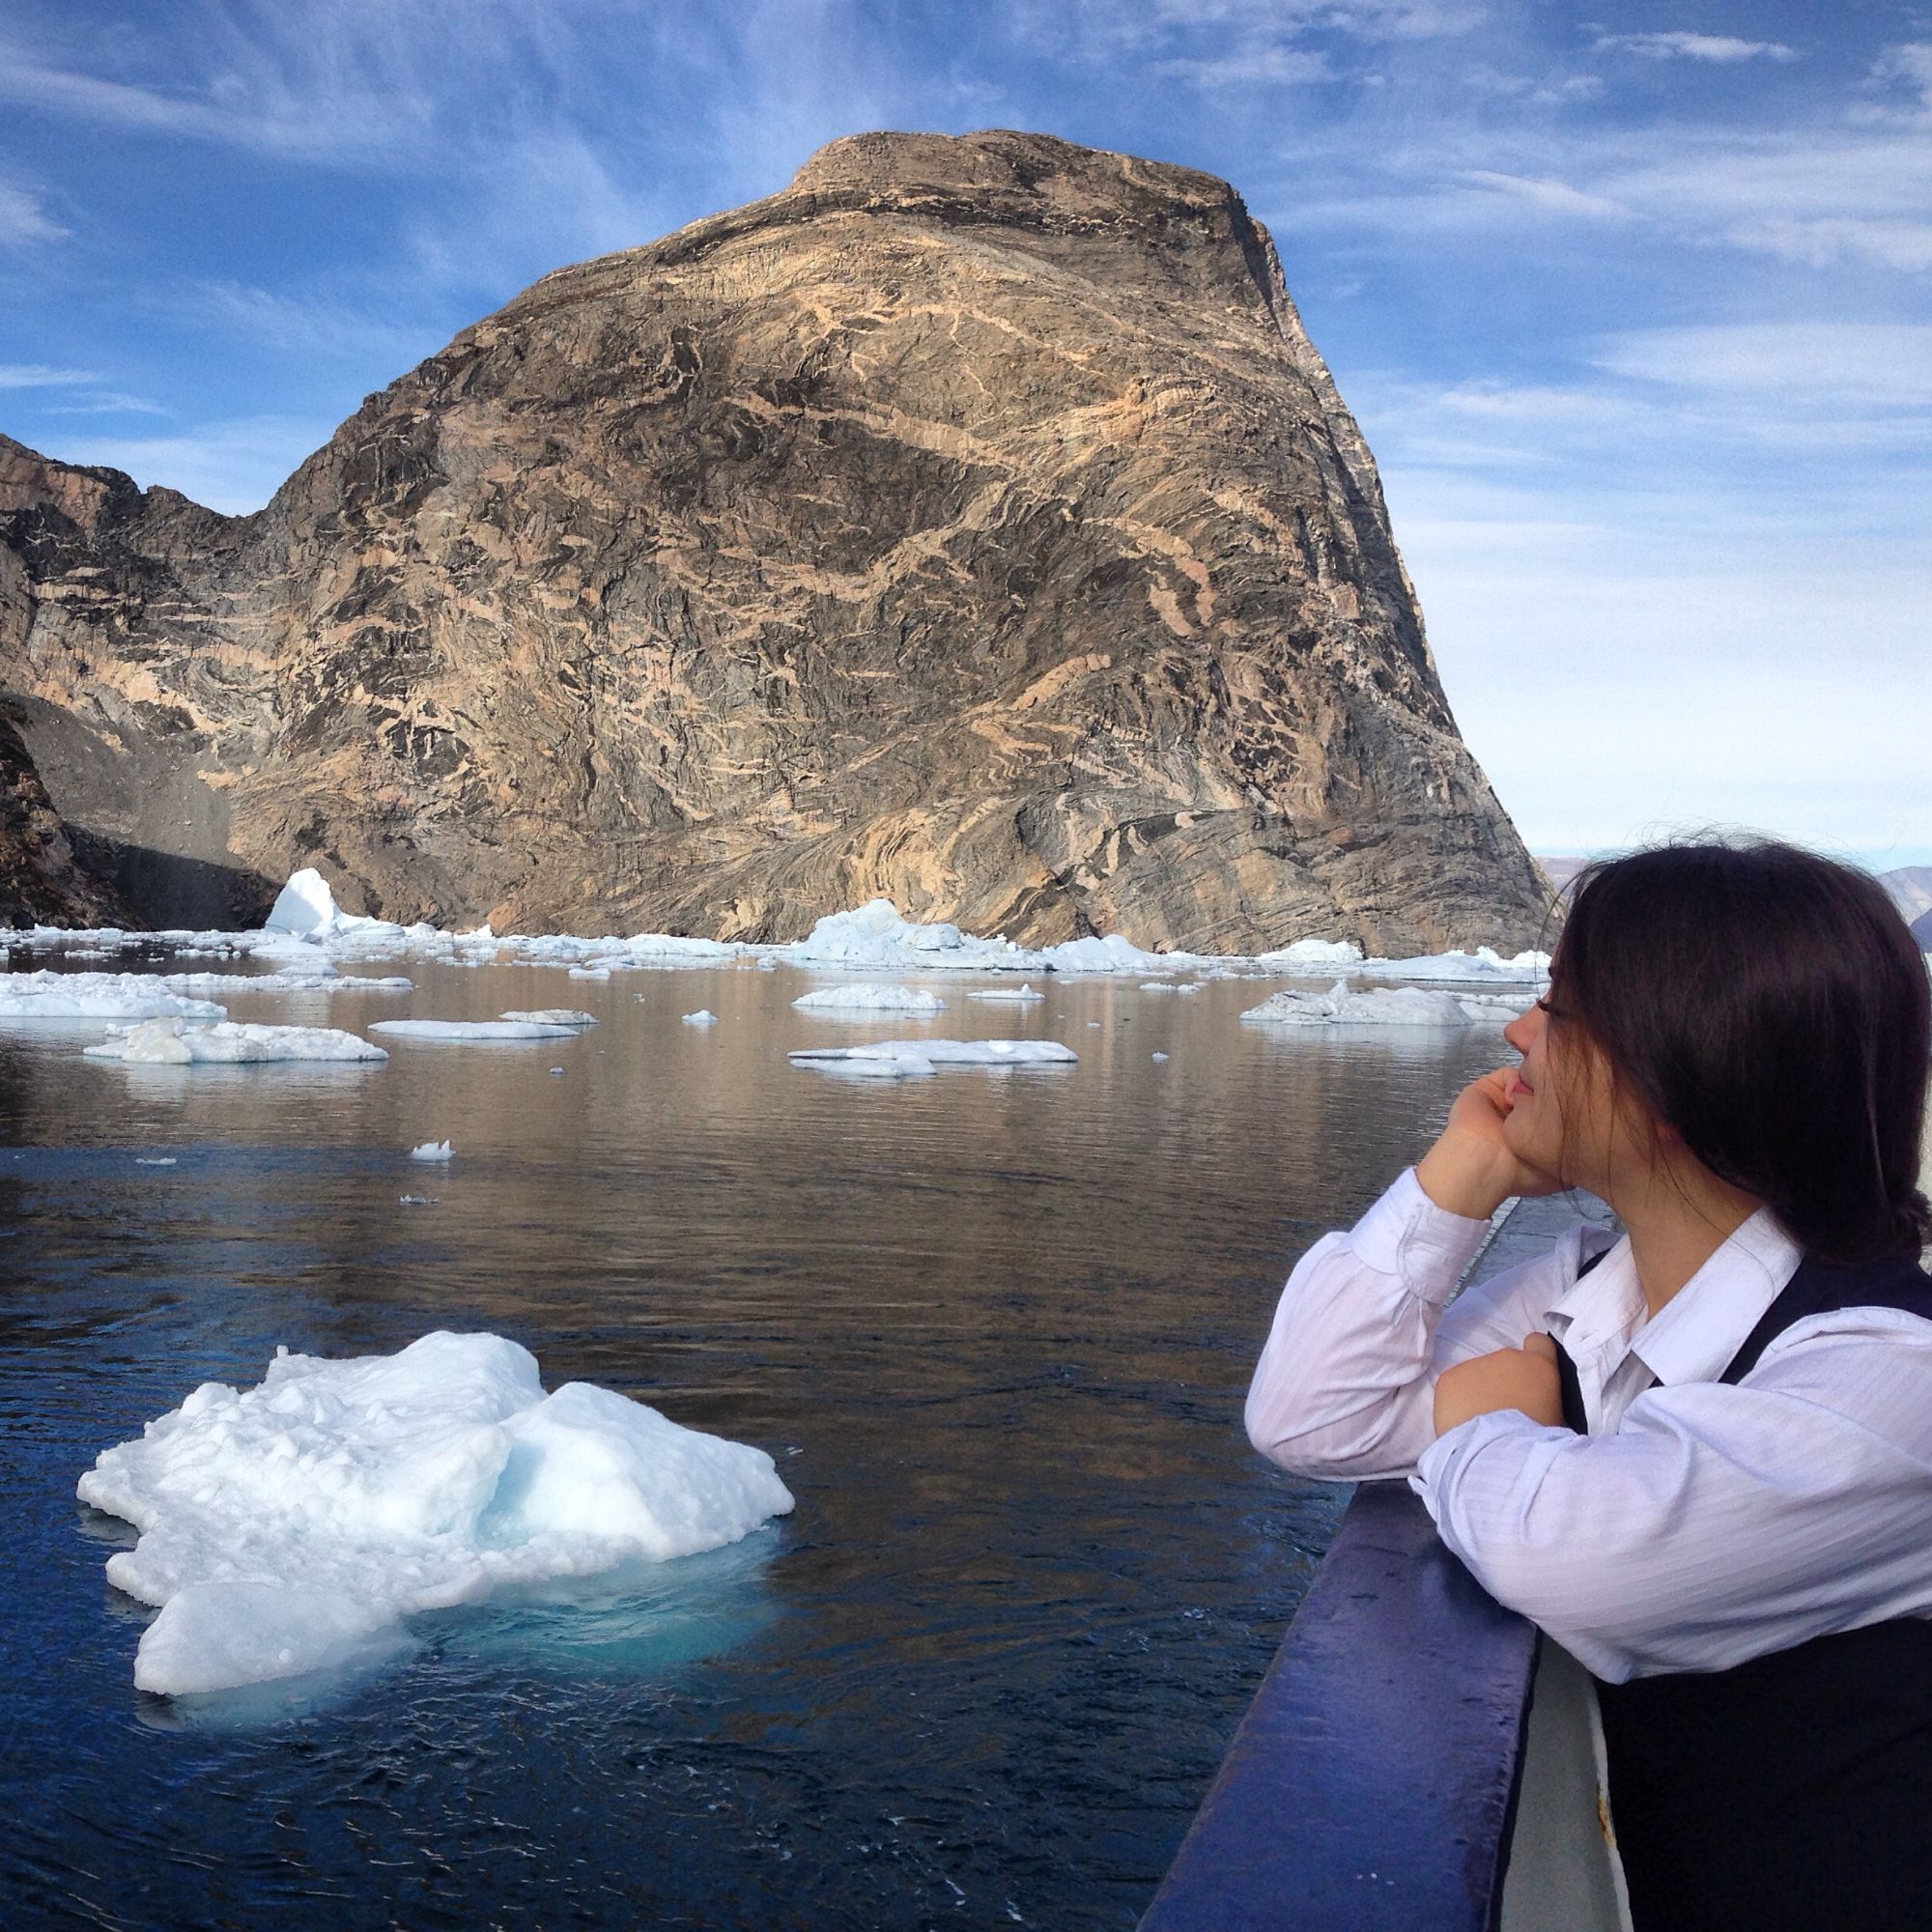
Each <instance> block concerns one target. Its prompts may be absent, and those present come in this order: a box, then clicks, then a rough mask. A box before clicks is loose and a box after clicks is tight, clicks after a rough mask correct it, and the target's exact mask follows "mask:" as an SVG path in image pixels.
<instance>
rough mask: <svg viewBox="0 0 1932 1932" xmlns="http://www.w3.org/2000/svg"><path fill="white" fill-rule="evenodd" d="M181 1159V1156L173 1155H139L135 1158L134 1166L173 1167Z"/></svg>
mask: <svg viewBox="0 0 1932 1932" xmlns="http://www.w3.org/2000/svg"><path fill="white" fill-rule="evenodd" d="M180 1158H181V1156H180V1155H179V1154H172V1153H137V1154H136V1155H135V1156H134V1165H135V1166H136V1167H173V1166H175V1165H176V1164H177V1162H178V1161H179V1160H180Z"/></svg>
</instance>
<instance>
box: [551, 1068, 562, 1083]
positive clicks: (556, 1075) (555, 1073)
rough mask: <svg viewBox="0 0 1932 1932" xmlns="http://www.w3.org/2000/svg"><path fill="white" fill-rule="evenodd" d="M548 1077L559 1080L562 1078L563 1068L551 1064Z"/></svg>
mask: <svg viewBox="0 0 1932 1932" xmlns="http://www.w3.org/2000/svg"><path fill="white" fill-rule="evenodd" d="M550 1077H551V1078H552V1079H553V1080H561V1079H562V1078H563V1068H562V1067H560V1066H553V1067H552V1068H551V1070H550Z"/></svg>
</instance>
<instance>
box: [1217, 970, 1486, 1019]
mask: <svg viewBox="0 0 1932 1932" xmlns="http://www.w3.org/2000/svg"><path fill="white" fill-rule="evenodd" d="M1519 1011H1520V1004H1519V1003H1518V1002H1517V1001H1514V1000H1502V999H1494V998H1486V997H1484V996H1482V995H1479V994H1478V995H1465V996H1462V997H1459V996H1458V995H1456V994H1454V993H1437V992H1430V991H1426V990H1425V989H1424V988H1422V987H1420V986H1391V987H1382V986H1378V987H1375V988H1373V989H1371V990H1370V991H1368V992H1365V993H1351V992H1350V990H1349V985H1348V981H1347V980H1336V981H1335V983H1334V985H1333V986H1331V987H1330V988H1329V989H1328V991H1327V992H1325V993H1294V992H1280V993H1276V994H1275V995H1274V996H1273V997H1272V998H1270V999H1266V1000H1264V1001H1263V1002H1262V1004H1261V1005H1260V1006H1258V1007H1250V1008H1249V1009H1248V1010H1247V1011H1246V1012H1244V1013H1243V1014H1242V1015H1241V1017H1242V1018H1243V1019H1244V1020H1262V1021H1264V1022H1267V1023H1268V1024H1270V1025H1276V1026H1432V1027H1466V1026H1503V1025H1506V1024H1507V1023H1508V1022H1509V1021H1510V1020H1512V1019H1514V1018H1515V1017H1516V1015H1517V1013H1518V1012H1519Z"/></svg>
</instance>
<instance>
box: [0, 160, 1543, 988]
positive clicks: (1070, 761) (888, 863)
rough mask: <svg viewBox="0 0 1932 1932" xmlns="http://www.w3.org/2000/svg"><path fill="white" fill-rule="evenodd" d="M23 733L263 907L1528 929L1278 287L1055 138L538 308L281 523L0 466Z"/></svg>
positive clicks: (6, 620) (1439, 936)
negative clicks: (861, 911) (295, 887)
mask: <svg viewBox="0 0 1932 1932" xmlns="http://www.w3.org/2000/svg"><path fill="white" fill-rule="evenodd" d="M0 684H4V687H5V688H6V690H7V691H8V692H9V693H10V695H11V696H13V697H14V699H15V700H16V702H17V703H18V704H19V705H20V706H21V707H22V715H23V717H24V719H25V727H24V728H25V730H26V732H27V736H28V740H29V744H30V745H31V747H32V750H33V752H34V754H35V756H36V758H37V759H38V761H39V763H40V766H41V770H42V773H43V777H44V778H45V780H46V782H47V786H48V788H49V791H50V792H51V793H52V795H53V797H54V800H55V802H56V804H57V805H58V806H59V808H60V809H61V810H62V811H63V813H64V814H65V815H66V816H67V817H68V818H69V819H70V820H71V821H72V822H73V823H74V824H76V825H78V826H81V827H85V828H86V829H87V830H88V831H89V832H90V833H91V834H93V835H94V836H95V837H97V838H99V839H101V840H104V841H109V842H111V843H112V844H114V845H115V846H116V847H117V849H122V850H134V851H151V852H155V853H159V854H164V855H171V856H172V857H173V858H175V859H176V860H178V861H179V862H181V863H182V864H184V865H187V866H191V867H199V868H202V871H203V873H204V874H205V876H207V877H209V878H213V879H217V880H221V879H225V880H226V881H228V890H229V891H230V893H231V895H232V896H233V897H234V898H235V900H236V902H237V903H238V904H239V903H241V901H243V900H246V899H247V898H248V896H249V895H250V894H251V893H252V894H255V895H257V896H259V895H260V894H261V893H262V892H263V891H264V890H265V889H266V885H267V882H270V881H272V880H275V879H278V878H280V877H282V876H283V875H284V874H286V873H287V872H288V871H289V870H290V869H291V868H292V867H296V866H299V865H308V864H315V865H319V866H321V867H323V869H324V870H325V871H326V872H327V873H328V875H329V876H330V877H331V879H332V880H333V881H334V882H335V883H336V885H337V888H338V891H339V892H340V893H341V895H342V897H343V900H344V902H345V904H347V905H349V906H351V907H352V908H356V909H360V910H366V911H372V912H381V913H383V914H385V915H387V916H389V917H393V918H398V919H412V918H418V917H424V918H431V919H435V920H438V921H440V922H443V923H450V922H465V921H474V920H478V919H482V918H486V917H487V918H489V919H490V920H492V921H493V923H497V924H498V926H499V927H501V926H502V925H505V924H511V925H515V926H518V927H521V928H523V929H526V930H527V929H541V928H554V929H562V930H578V931H601V930H605V929H610V928H613V927H615V928H624V929H631V928H636V927H652V928H661V929H670V930H686V931H692V932H698V933H704V934H710V935H716V936H721V937H737V938H758V939H784V938H789V937H793V936H795V935H797V934H799V933H800V932H802V931H804V930H805V929H806V928H807V927H808V926H809V924H810V921H811V920H812V918H813V917H814V916H815V915H817V914H819V913H822V912H825V911H828V910H831V909H834V908H837V907H840V906H844V905H848V904H852V903H855V902H858V901H861V900H864V899H867V898H869V897H871V896H873V895H881V894H883V895H887V896H889V897H891V898H893V899H895V900H896V901H897V903H898V904H899V906H900V907H901V908H902V909H904V910H906V911H907V912H909V913H911V914H914V915H916V916H919V917H921V918H926V919H934V918H945V919H952V920H957V921H958V922H959V923H962V924H964V925H966V926H969V927H971V928H973V929H975V930H980V931H1001V932H1005V933H1008V934H1009V935H1010V936H1012V937H1013V938H1015V939H1020V940H1024V941H1031V942H1037V943H1044V942H1050V941H1054V940H1058V939H1064V938H1066V937H1069V936H1072V935H1075V934H1077V933H1081V932H1086V931H1090V930H1091V931H1100V932H1112V931H1123V932H1125V933H1127V934H1128V935H1129V936H1130V937H1131V938H1133V939H1135V940H1137V941H1139V942H1140V943H1142V944H1144V945H1154V944H1163V943H1165V944H1172V945H1178V946H1185V947H1189V948H1195V949H1208V950H1215V951H1239V952H1253V951H1258V950H1261V949H1264V948H1267V947H1272V946H1276V945H1280V944H1282V943H1284V942H1286V941H1289V940H1291V939H1294V938H1297V937H1301V936H1304V935H1308V934H1321V935H1324V936H1326V935H1336V934H1348V935H1352V936H1354V937H1355V938H1357V939H1359V940H1362V941H1363V942H1365V943H1366V944H1367V945H1369V946H1370V947H1372V948H1374V949H1377V950H1379V951H1384V952H1388V951H1406V950H1410V949H1413V948H1418V947H1429V948H1434V947H1442V946H1447V945H1452V944H1460V943H1474V942H1492V943H1498V944H1502V945H1509V946H1515V945H1520V944H1526V943H1528V942H1529V941H1530V940H1531V939H1533V938H1534V937H1535V935H1536V932H1537V930H1538V925H1539V922H1540V918H1541V913H1542V909H1543V905H1544V900H1545V892H1544V889H1543V887H1542V884H1541V882H1540V880H1539V878H1538V875H1537V873H1536V871H1535V868H1534V866H1533V865H1532V863H1531V861H1530V859H1529V857H1528V855H1527V854H1526V853H1525V852H1524V850H1523V848H1522V846H1521V844H1520V841H1519V839H1518V838H1517V835H1516V832H1515V830H1514V828H1513V827H1512V826H1511V824H1510V822H1509V820H1508V818H1507V816H1506V815H1505V814H1504V812H1503V811H1502V810H1501V808H1500V807H1499V806H1498V804H1497V803H1496V800H1495V798H1494V796H1493V794H1492V792H1491V790H1490V787H1489V784H1488V782H1487V781H1486V780H1485V779H1484V777H1483V774H1482V772H1481V771H1480V770H1479V769H1478V768H1477V766H1476V764H1475V762H1474V760H1473V759H1472V758H1471V757H1470V755H1469V753H1468V752H1467V751H1466V750H1465V749H1464V747H1463V743H1462V741H1461V738H1460V737H1459V735H1458V733H1457V730H1456V726H1455V723H1454V721H1453V719H1452V718H1451V716H1450V714H1449V709H1448V706H1447V704H1446V702H1445V701H1444V698H1443V695H1442V690H1441V686H1440V684H1439V682H1438V680H1437V678H1436V674H1435V665H1434V663H1433V662H1432V660H1431V657H1430V653H1429V649H1428V645H1427V643H1426V642H1425V640H1424V637H1423V629H1422V621H1421V617H1420V615H1419V613H1418V611H1417V609H1416V605H1415V599H1414V595H1413V593H1412V591H1411V589H1410V587H1409V583H1408V580H1407V577H1406V574H1405V572H1404V570H1403V565H1402V561H1401V558H1400V557H1399V556H1398V554H1397V553H1396V549H1395V545H1394V542H1393V541H1392V539H1391V537H1390V533H1389V527H1388V520H1387V516H1386V513H1385V511H1384V508H1383V504H1382V498H1381V491H1380V486H1379V483H1378V478H1377V475H1376V470H1375V465H1374V463H1373V461H1372V460H1371V458H1370V455H1369V452H1368V449H1367V447H1366V446H1365V444H1364V443H1363V441H1362V438H1361V435H1360V433H1359V431H1358V430H1357V429H1356V426H1355V424H1354V422H1353V420H1352V419H1351V418H1350V415H1349V413H1348V412H1347V410H1346V409H1344V408H1343V406H1342V403H1341V401H1340V399H1339V398H1338V397H1337V395H1336V393H1335V388H1334V384H1332V382H1331V381H1330V379H1329V376H1328V372H1327V370H1326V369H1325V368H1324V366H1323V365H1322V362H1321V358H1320V357H1319V356H1318V355H1316V353H1315V351H1314V349H1313V348H1312V347H1311V346H1310V344H1309V341H1308V338H1307V336H1306V334H1305V333H1304V332H1303V330H1302V327H1301V324H1300V322H1299V320H1298V318H1297V317H1296V314H1295V311H1294V308H1293V304H1292V303H1291V301H1290V299H1289V297H1288V293H1287V291H1286V289H1285V288H1284V286H1283V283H1282V276H1281V270H1280V267H1279V265H1278V263H1277V261H1276V258H1275V252H1274V248H1273V246H1272V244H1271V243H1270V241H1269V240H1268V238H1267V235H1266V233H1265V232H1264V230H1263V229H1262V228H1260V227H1259V226H1258V225H1257V224H1256V223H1255V222H1254V221H1253V220H1252V219H1251V218H1250V216H1249V215H1248V213H1247V212H1246V210H1245V209H1244V207H1243V206H1242V204H1241V201H1240V198H1239V197H1238V196H1237V195H1236V193H1235V192H1234V191H1233V190H1232V189H1231V188H1230V187H1229V186H1228V185H1226V184H1225V183H1223V182H1220V181H1216V180H1214V179H1213V178H1211V177H1210V176H1207V175H1202V174H1197V173H1194V172H1192V171H1190V170H1187V169H1184V168H1178V167H1169V166H1163V165H1157V164H1155V163H1152V162H1148V161H1141V160H1135V159H1132V158H1130V157H1128V156H1120V155H1110V154H1100V153H1095V152H1093V151H1090V150H1087V149H1083V148H1076V147H1071V146H1069V145H1067V144H1066V143H1065V142H1061V141H1057V140H1051V139H1047V138H1045V137H1042V136H1037V135H1027V134H1013V133H988V134H977V135H971V136H967V137H963V138H951V137H942V136H934V135H901V134H870V135H863V136H858V137H856V138H853V139H850V140H844V141H839V142H837V143H835V144H834V145H832V146H831V147H829V148H827V149H825V150H823V151H822V152H821V153H820V154H818V155H817V156H814V157H813V159H812V160H811V161H810V163H809V164H808V165H807V166H806V167H805V168H804V169H803V171H802V172H801V173H800V174H799V176H798V178H797V180H796V181H795V182H794V183H793V184H792V185H791V187H790V188H789V189H788V190H786V191H785V192H784V193H781V194H778V195H774V196H773V197H771V198H770V199H769V200H766V201H761V202H756V203H753V205H751V206H750V207H747V208H742V209H738V210H736V211H734V212H732V213H727V214H722V215H718V216H716V217H714V218H711V219H709V220H705V221H700V222H697V223H696V224H694V225H693V226H692V227H689V228H686V229H683V230H680V231H679V232H678V233H677V234H675V235H671V236H668V237H667V238H666V239H665V240H663V241H657V242H654V243H653V244H651V245H650V246H648V247H643V248H638V249H633V250H630V251H628V252H626V253H623V254H618V255H611V256H606V257H604V258H603V259H601V260H598V261H594V262H587V263H584V264H582V266H580V267H577V268H572V269H565V270H560V271H559V272H557V273H555V274H553V275H550V276H547V277H546V278H545V279H544V280H542V281H540V282H538V283H537V284H536V285H535V286H534V287H533V288H531V289H529V290H527V291H526V293H525V294H523V295H522V296H520V297H518V298H516V300H514V301H512V302H511V303H510V304H509V305H508V306H507V307H505V308H503V309H501V310H499V311H498V312H497V314H496V315H493V316H491V317H489V318H488V319H487V320H486V321H483V322H480V323H478V324H476V325H475V326H474V327H471V328H468V329H466V330H464V332H463V333H462V334H461V335H459V336H458V337H457V338H456V340H455V341H454V342H452V343H451V344H450V345H449V347H448V348H447V349H446V350H444V351H443V352H442V353H441V354H440V355H435V356H432V357H431V358H430V359H429V360H428V361H426V362H424V363H423V364H422V365H421V366H420V367H418V368H416V369H414V370H412V372H411V373H410V374H409V375H407V376H405V377H404V378H403V379H402V380H401V381H400V382H398V383H396V384H394V385H393V386H391V387H390V388H388V389H387V390H385V391H384V393H383V394H381V395H379V396H374V397H372V398H370V400H369V401H368V402H367V403H365V404H364V406H363V407H362V409H361V410H360V411H358V412H357V413H356V414H355V416H354V417H352V418H351V419H350V420H349V421H348V422H347V423H345V424H344V425H343V426H342V428H341V429H340V430H339V431H338V432H337V433H336V435H335V437H334V438H333V440H331V441H330V442H329V443H328V445H327V447H326V448H324V449H322V450H320V451H318V452H317V453H316V455H314V456H313V457H311V458H310V459H309V461H308V462H306V463H305V464H303V465H302V467H301V468H300V469H298V471H297V472H296V474H295V475H294V476H293V477H291V478H290V480H289V481H288V483H287V484H285V485H284V486H283V488H282V489H281V490H280V491H279V492H278V493H277V495H276V496H275V497H274V500H273V501H272V502H270V504H269V506H268V507H267V508H266V509H264V510H262V511H260V512H258V513H257V514H255V515H253V516H249V517H244V518H224V517H219V516H216V515H214V514H213V512H210V511H207V510H204V509H201V508H200V507H198V506H197V505H195V504H192V503H190V502H188V501H187V500H186V499H185V498H184V497H180V496H178V495H176V494H175V493H173V492H171V491H168V490H165V489H154V490H149V491H147V492H145V493H142V492H139V491H137V490H136V489H135V488H134V487H133V486H132V485H131V484H130V483H129V482H128V479H127V478H125V477H123V476H121V475H119V474H118V473H116V472H113V471H110V470H98V469H97V470H89V469H75V468H72V467H71V466H67V465H63V464H60V463H56V462H52V461H49V460H47V459H44V458H41V457H38V456H36V455H35V454H34V453H33V452H32V451H29V450H26V449H23V448H22V447H21V446H20V445H18V444H16V443H10V442H5V441H4V440H0ZM156 891H158V892H160V894H161V895H162V896H167V895H170V894H174V893H175V888H174V887H172V886H169V887H165V888H153V887H151V888H150V894H151V896H153V895H154V893H155V892H156ZM142 910H143V911H145V912H146V913H147V914H148V915H149V917H150V918H160V917H163V916H165V915H166V914H167V913H168V911H169V910H170V908H169V907H168V906H165V905H160V904H147V905H144V906H143V907H142Z"/></svg>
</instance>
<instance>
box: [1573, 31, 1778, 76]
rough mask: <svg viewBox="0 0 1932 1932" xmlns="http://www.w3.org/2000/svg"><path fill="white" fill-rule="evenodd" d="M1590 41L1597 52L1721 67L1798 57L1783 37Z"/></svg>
mask: <svg viewBox="0 0 1932 1932" xmlns="http://www.w3.org/2000/svg"><path fill="white" fill-rule="evenodd" d="M1593 45H1594V46H1595V48H1596V50H1597V51H1598V52H1599V53H1621V54H1640V55H1641V56H1642V57H1643V58H1644V59H1645V60H1693V61H1709V62H1711V63H1713V64H1715V65H1717V66H1720V67H1731V66H1735V65H1736V64H1737V63H1738V62H1739V61H1747V60H1774V61H1790V60H1796V59H1797V58H1798V49H1797V48H1796V47H1788V46H1786V45H1785V44H1784V43H1783V42H1782V41H1741V40H1738V39H1736V38H1734V37H1733V36H1732V35H1729V34H1692V33H1685V32H1673V33H1650V34H1599V35H1598V36H1597V38H1596V41H1595V42H1594V43H1593Z"/></svg>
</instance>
